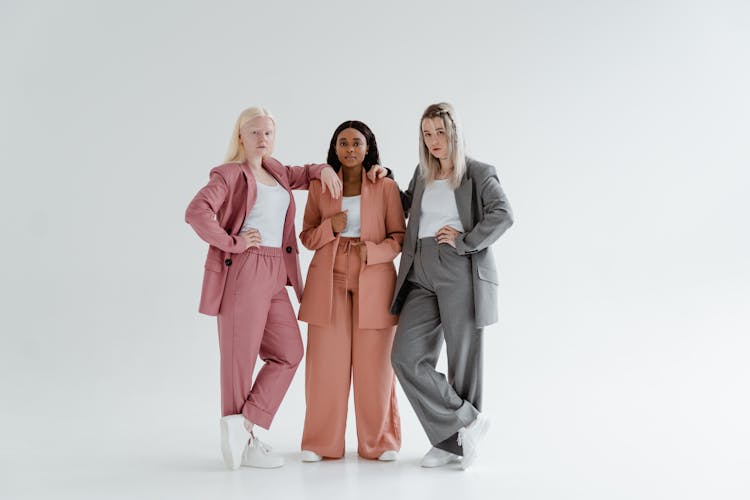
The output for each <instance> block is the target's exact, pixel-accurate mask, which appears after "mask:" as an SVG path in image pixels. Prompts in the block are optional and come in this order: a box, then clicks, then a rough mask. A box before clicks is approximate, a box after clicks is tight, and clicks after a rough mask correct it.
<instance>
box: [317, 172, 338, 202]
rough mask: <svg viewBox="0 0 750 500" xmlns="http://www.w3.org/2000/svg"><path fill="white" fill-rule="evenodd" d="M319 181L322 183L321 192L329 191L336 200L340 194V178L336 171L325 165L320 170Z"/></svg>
mask: <svg viewBox="0 0 750 500" xmlns="http://www.w3.org/2000/svg"><path fill="white" fill-rule="evenodd" d="M320 183H321V184H322V185H323V192H324V193H325V192H326V190H328V191H330V192H331V198H333V199H335V200H338V198H339V196H341V179H339V176H338V174H336V171H335V170H333V168H331V167H325V168H323V170H322V171H321V172H320Z"/></svg>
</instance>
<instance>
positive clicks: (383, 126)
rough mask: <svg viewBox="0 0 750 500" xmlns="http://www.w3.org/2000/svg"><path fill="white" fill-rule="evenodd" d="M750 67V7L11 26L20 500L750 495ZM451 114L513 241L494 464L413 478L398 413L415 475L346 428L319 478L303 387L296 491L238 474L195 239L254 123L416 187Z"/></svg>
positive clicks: (14, 487) (13, 16) (2, 138)
mask: <svg viewBox="0 0 750 500" xmlns="http://www.w3.org/2000/svg"><path fill="white" fill-rule="evenodd" d="M749 49H750V4H748V3H747V2H744V1H741V0H737V1H734V2H732V1H712V2H708V1H674V2H669V1H655V0H654V1H634V2H621V1H598V2H597V1H569V2H556V1H493V2H489V1H487V2H471V1H466V2H448V1H442V0H432V1H429V2H428V1H421V0H420V1H413V2H407V1H403V2H391V1H381V2H367V3H365V2H360V3H357V2H355V3H352V2H333V1H318V2H288V1H276V2H262V3H261V2H248V1H245V2H215V3H213V4H212V3H209V2H178V1H171V2H166V1H165V2H139V1H129V2H95V1H93V0H92V1H79V0H74V1H69V2H52V1H38V2H21V1H16V0H12V1H8V0H4V1H3V3H2V5H0V56H1V60H2V63H1V64H2V66H1V68H2V79H0V103H2V108H1V109H2V112H1V115H2V118H1V119H0V127H1V128H0V164H1V165H2V179H3V182H2V186H3V187H2V197H0V208H1V209H2V213H3V214H4V216H3V217H2V218H1V219H0V220H1V221H2V222H0V224H2V232H1V233H0V234H2V238H3V245H2V255H3V259H2V260H3V264H2V266H1V268H2V288H1V289H0V293H1V295H0V307H1V308H2V309H1V311H2V314H1V315H0V331H1V332H2V340H1V342H2V344H1V349H0V375H1V377H0V394H2V406H1V407H0V440H1V442H2V446H0V497H3V498H31V497H45V496H50V495H55V496H56V497H58V498H61V497H70V498H84V497H91V498H107V497H110V498H114V497H118V498H119V497H122V498H136V497H137V498H167V497H169V496H170V495H173V496H175V497H177V496H179V497H181V498H224V497H237V498H246V497H248V496H250V495H257V494H258V493H260V494H261V495H270V494H274V495H279V496H281V497H286V496H297V497H303V498H314V497H317V496H323V495H326V496H332V495H333V496H335V495H336V494H341V495H343V496H349V497H352V496H355V495H357V496H358V497H360V498H365V497H372V498H377V497H378V496H379V495H382V494H384V493H385V492H384V491H383V490H382V488H383V487H387V488H388V490H387V493H388V494H389V495H390V496H396V497H398V496H404V497H406V496H424V497H428V498H440V497H443V496H445V497H450V496H455V495H456V494H458V493H461V494H469V495H470V496H471V495H473V496H479V497H481V496H482V495H484V494H485V493H488V492H490V491H492V492H493V493H496V495H499V496H505V497H507V498H519V499H527V498H529V499H530V498H543V499H549V498H575V499H588V498H591V499H602V498H606V499H614V498H639V499H643V498H663V497H664V496H666V495H670V496H675V497H677V496H679V497H681V498H707V497H712V498H723V499H729V498H747V496H748V495H750V484H748V479H747V471H748V468H749V467H750V455H749V454H748V451H747V450H748V449H749V447H750V431H748V426H747V422H748V421H750V403H749V402H748V381H749V380H750V368H749V367H748V363H747V359H748V353H749V352H750V340H748V332H749V331H750V317H749V316H750V313H749V312H748V311H749V310H750V307H748V306H750V304H749V302H750V300H748V299H749V298H750V264H749V261H748V255H750V235H749V233H748V230H747V227H748V223H747V220H746V219H747V217H748V215H750V202H749V201H748V195H747V192H748V188H750V174H748V166H749V162H748V160H750V153H749V152H748V131H750V119H749V116H750V114H749V113H750V97H748V95H749V94H748V90H747V89H748V88H750V66H749V65H748V63H747V61H748V54H749V53H750V51H749ZM440 100H448V101H450V102H452V103H453V104H454V105H455V106H456V108H457V109H458V111H459V112H460V114H461V116H462V118H463V122H464V129H465V134H466V137H467V142H468V146H469V151H470V153H471V154H472V155H473V156H475V157H476V158H478V159H480V160H483V161H486V162H489V163H492V164H494V165H496V166H497V168H498V172H499V175H500V179H501V183H502V185H503V187H504V189H505V191H506V193H507V195H508V197H509V199H510V201H511V204H512V206H513V208H514V211H515V216H516V224H515V225H514V227H512V228H511V229H510V230H509V231H508V233H506V235H504V236H503V237H502V238H501V240H500V241H499V242H498V244H497V245H495V247H494V252H495V255H496V257H497V260H498V264H499V269H500V274H501V282H502V284H501V291H500V302H501V303H500V310H501V321H500V323H498V324H497V325H494V326H492V327H491V328H488V329H487V331H486V343H485V365H486V367H485V379H486V383H485V391H486V392H485V401H486V411H487V413H488V414H490V415H491V416H492V417H493V418H494V427H493V429H492V431H491V434H490V435H489V436H488V439H487V443H486V445H485V447H484V450H483V455H484V456H483V459H482V462H481V463H480V466H479V467H477V469H476V470H475V471H474V472H471V473H469V474H463V475H459V474H457V473H455V472H453V471H423V470H420V469H419V468H418V467H417V460H418V459H419V457H420V456H421V454H422V453H423V452H424V451H425V450H426V449H427V447H428V443H427V441H426V438H425V437H424V435H423V432H422V431H421V428H420V427H419V424H418V422H417V421H416V418H415V417H414V415H413V412H412V410H411V408H410V407H409V405H408V402H407V401H406V399H405V398H404V397H403V394H400V396H401V398H400V403H401V413H402V420H403V430H404V448H403V450H402V453H401V460H400V461H399V462H398V463H397V464H395V465H392V466H391V465H384V464H372V463H369V462H363V461H359V460H357V459H356V454H355V451H356V444H355V440H354V434H353V429H351V428H350V432H349V434H348V437H349V439H348V441H347V444H348V451H349V452H350V454H349V455H348V456H347V459H346V460H344V461H341V462H339V463H332V462H325V463H322V464H315V465H311V466H309V467H308V468H305V467H306V466H303V465H300V464H299V463H298V457H297V456H296V455H295V452H296V451H297V450H298V446H299V438H300V436H301V426H302V420H303V417H304V390H303V387H304V386H303V383H304V366H301V367H300V370H299V371H298V373H297V376H296V378H295V380H294V382H293V385H292V387H291V389H290V392H289V394H288V396H287V398H286V400H285V402H284V404H283V405H282V407H281V409H280V411H279V414H278V417H277V420H276V422H275V423H274V426H273V427H272V429H271V431H269V432H265V433H264V434H263V435H264V437H265V438H267V439H268V440H269V441H270V442H271V443H273V444H274V445H275V447H276V449H277V450H279V451H280V452H282V453H284V454H285V455H286V456H287V459H288V462H289V465H287V467H285V469H282V470H281V471H274V472H262V471H248V470H243V471H240V472H238V473H235V474H234V475H233V474H231V473H227V472H224V471H223V470H222V465H221V462H220V456H219V453H218V432H217V431H218V429H217V421H218V417H219V407H218V402H219V392H218V347H217V342H216V327H215V320H214V319H213V318H208V317H205V316H200V315H199V314H198V313H197V302H198V295H199V292H200V283H201V277H202V262H203V257H204V254H205V245H204V244H203V243H202V242H201V241H200V240H199V239H198V238H197V236H196V235H195V234H194V233H193V232H192V231H191V229H190V228H189V226H187V225H186V224H185V223H184V222H183V213H184V209H185V207H186V205H187V203H188V201H189V200H190V199H191V198H192V196H193V195H194V193H195V192H196V191H197V189H199V188H200V187H201V186H202V185H203V184H204V183H205V182H206V180H207V175H208V170H209V169H210V168H211V167H213V166H215V165H218V164H219V163H221V161H222V158H223V155H224V153H225V148H226V145H227V142H228V139H229V135H230V132H231V128H232V125H233V122H234V120H235V118H236V116H237V114H238V113H239V111H240V110H241V109H243V108H245V107H248V106H250V105H264V106H266V107H268V108H269V109H270V110H271V111H272V112H273V113H274V114H275V116H276V119H277V124H278V130H277V144H276V154H275V156H276V157H277V158H279V159H280V160H281V161H283V162H285V163H288V164H299V163H304V162H313V161H317V162H319V161H323V160H324V158H325V152H326V148H327V144H328V141H329V140H330V134H331V133H332V131H333V129H334V128H335V127H336V126H337V125H338V124H339V123H340V122H342V121H344V120H346V119H359V120H363V121H365V122H366V123H368V124H369V125H370V126H371V127H372V129H373V130H374V132H375V134H376V135H377V138H378V142H379V146H380V150H381V155H382V156H381V157H382V160H383V162H384V164H385V165H387V166H389V167H390V168H392V169H393V170H394V171H395V173H396V178H397V180H398V181H399V182H400V183H401V185H402V186H405V184H406V183H407V182H408V180H409V177H410V175H411V172H412V170H413V168H414V165H415V164H416V161H417V148H416V146H417V130H418V119H419V116H420V114H421V112H422V110H423V109H424V108H425V107H426V106H427V105H428V104H430V103H432V102H435V101H440ZM296 196H297V202H298V205H299V209H298V225H297V227H298V229H299V227H300V225H301V221H300V220H299V219H300V216H301V212H302V208H303V207H304V201H305V196H306V195H305V194H304V193H298V194H297V195H296ZM302 257H303V266H304V270H305V271H306V264H307V262H309V258H310V253H309V252H307V251H304V254H303V256H302ZM295 306H296V302H295ZM301 326H302V331H303V336H304V335H305V331H306V329H305V327H304V324H303V325H301ZM350 417H351V418H350V427H353V422H352V418H353V415H351V416H350ZM378 466H381V467H380V468H378ZM386 467H390V468H389V469H385V468H386ZM311 470H312V471H314V472H313V473H311V472H310V471H311ZM274 474H275V475H274Z"/></svg>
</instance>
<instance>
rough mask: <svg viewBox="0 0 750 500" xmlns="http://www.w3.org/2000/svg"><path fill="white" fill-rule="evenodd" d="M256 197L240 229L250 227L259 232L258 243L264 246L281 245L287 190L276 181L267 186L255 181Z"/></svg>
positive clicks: (244, 229) (286, 207) (287, 196)
mask: <svg viewBox="0 0 750 500" xmlns="http://www.w3.org/2000/svg"><path fill="white" fill-rule="evenodd" d="M255 185H256V186H257V191H258V197H257V198H256V199H255V204H254V205H253V208H252V209H250V213H249V214H247V218H246V219H245V222H244V223H243V224H242V229H241V230H240V232H242V231H247V230H248V229H250V228H253V229H257V230H258V232H259V233H260V244H261V246H264V247H276V248H279V247H281V242H282V241H283V239H284V222H285V221H286V212H287V209H288V208H289V192H288V191H287V190H286V189H284V188H283V187H282V186H281V184H279V183H278V182H277V183H276V185H275V186H267V185H265V184H262V183H260V182H256V183H255Z"/></svg>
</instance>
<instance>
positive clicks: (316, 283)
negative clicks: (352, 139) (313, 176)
mask: <svg viewBox="0 0 750 500" xmlns="http://www.w3.org/2000/svg"><path fill="white" fill-rule="evenodd" d="M341 176H342V173H341V171H339V177H341ZM361 195H362V197H361V198H360V213H361V218H362V220H361V226H362V227H361V233H360V239H361V240H362V241H363V242H365V244H366V245H367V263H366V265H364V266H362V268H361V269H360V272H359V323H360V324H359V327H360V328H369V329H380V328H386V327H388V326H392V325H395V324H396V323H397V322H398V316H397V315H393V314H391V312H390V308H391V300H392V299H393V291H394V289H395V287H396V268H395V266H394V265H393V259H395V258H396V256H397V255H398V254H399V252H401V245H402V244H403V242H404V232H405V231H406V224H405V222H404V210H403V208H402V207H401V195H400V192H399V189H398V185H397V184H396V183H395V182H394V181H393V180H391V179H381V180H380V181H378V182H376V183H371V182H370V181H369V180H366V179H365V175H364V172H363V175H362V193H361ZM340 211H341V198H339V199H338V200H334V199H333V198H331V195H330V193H328V192H326V193H325V194H321V184H320V182H313V183H311V184H310V193H309V194H308V197H307V206H306V207H305V219H304V222H303V228H302V233H300V235H299V237H300V240H301V241H302V244H303V245H305V247H306V248H309V249H310V250H315V255H314V256H313V259H312V262H310V269H309V270H308V272H307V284H306V286H305V292H304V294H303V295H302V302H301V303H300V308H299V319H301V320H302V321H306V322H308V323H312V324H314V325H320V326H327V325H329V324H330V322H331V312H332V301H333V299H332V295H333V262H334V259H335V258H336V251H337V249H338V243H339V239H340V236H339V235H336V234H334V233H333V229H332V227H331V217H332V216H333V215H335V214H337V213H338V212H340Z"/></svg>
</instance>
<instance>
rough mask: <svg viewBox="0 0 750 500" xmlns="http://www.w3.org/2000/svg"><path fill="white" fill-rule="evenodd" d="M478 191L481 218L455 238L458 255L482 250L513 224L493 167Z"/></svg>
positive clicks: (511, 213) (511, 215)
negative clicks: (480, 203) (468, 229)
mask: <svg viewBox="0 0 750 500" xmlns="http://www.w3.org/2000/svg"><path fill="white" fill-rule="evenodd" d="M479 192H480V198H481V202H482V218H481V219H480V221H479V222H478V223H477V224H476V225H475V226H474V227H473V228H472V230H471V231H469V232H467V233H464V234H462V235H460V236H458V237H457V238H456V251H457V253H458V254H459V255H467V254H472V253H476V252H479V251H481V250H484V249H485V248H487V247H489V246H490V245H492V244H493V243H494V242H495V241H497V239H498V238H499V237H500V236H501V235H502V234H503V233H504V232H505V231H506V230H507V229H508V228H509V227H510V226H512V225H513V212H512V211H511V208H510V204H509V203H508V199H507V198H506V197H505V193H503V190H502V188H501V187H500V181H499V180H498V178H497V174H496V173H495V171H494V168H493V169H492V172H491V173H490V175H488V176H487V177H485V178H484V180H483V181H482V183H481V186H480V190H479Z"/></svg>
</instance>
